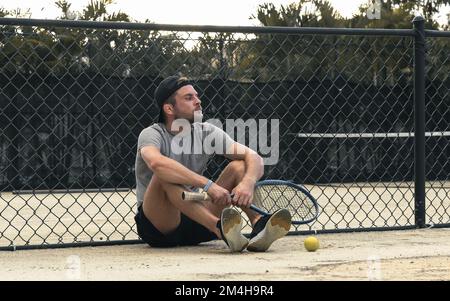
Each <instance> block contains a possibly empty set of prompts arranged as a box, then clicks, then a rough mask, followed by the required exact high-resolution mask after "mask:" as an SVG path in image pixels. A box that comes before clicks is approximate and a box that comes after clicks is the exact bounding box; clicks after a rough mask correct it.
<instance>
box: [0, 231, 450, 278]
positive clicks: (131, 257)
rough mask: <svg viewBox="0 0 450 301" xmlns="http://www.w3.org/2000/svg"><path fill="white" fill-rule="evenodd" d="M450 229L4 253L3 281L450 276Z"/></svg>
mask: <svg viewBox="0 0 450 301" xmlns="http://www.w3.org/2000/svg"><path fill="white" fill-rule="evenodd" d="M449 235H450V229H420V230H404V231H382V232H357V233H339V234H320V235H316V237H318V238H319V240H320V244H321V248H320V249H319V250H318V251H316V252H307V251H306V250H305V248H304V247H303V240H304V239H305V237H306V236H304V235H301V236H288V237H285V238H283V239H281V240H279V241H277V242H275V243H274V244H273V245H272V247H271V249H270V250H269V252H266V253H250V252H247V251H245V252H244V253H242V254H231V253H229V251H228V249H227V248H226V246H225V244H224V243H223V242H222V241H215V242H210V243H205V244H202V245H200V246H196V247H179V248H173V249H154V248H150V247H148V246H146V245H144V244H137V245H126V246H105V247H84V248H64V249H45V250H23V251H15V252H7V251H5V252H2V253H1V256H0V279H2V280H63V281H64V280H213V281H216V280H218V281H225V280H232V281H234V280H236V281H237V280H450V240H449V239H448V237H449Z"/></svg>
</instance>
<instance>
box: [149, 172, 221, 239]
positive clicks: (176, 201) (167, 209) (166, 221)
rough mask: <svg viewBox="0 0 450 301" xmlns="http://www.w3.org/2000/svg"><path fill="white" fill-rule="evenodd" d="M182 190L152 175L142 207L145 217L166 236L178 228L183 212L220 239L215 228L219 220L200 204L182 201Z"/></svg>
mask: <svg viewBox="0 0 450 301" xmlns="http://www.w3.org/2000/svg"><path fill="white" fill-rule="evenodd" d="M183 190H184V189H183V187H181V186H179V185H175V184H171V183H167V182H164V181H162V180H161V179H159V178H158V177H157V176H155V175H153V177H152V180H151V181H150V184H149V185H148V187H147V190H146V192H145V195H144V203H143V205H142V209H143V211H144V215H145V217H146V218H147V219H148V220H149V221H151V223H152V224H153V225H154V226H155V228H156V229H158V230H159V231H160V232H161V233H163V234H168V233H170V232H172V231H174V230H175V229H176V228H177V227H178V226H179V224H180V221H181V212H183V213H184V214H185V215H186V216H188V217H189V218H191V219H192V220H195V221H197V222H198V223H199V224H201V225H203V226H205V227H206V228H207V229H208V230H210V231H211V232H213V233H215V234H216V235H217V237H219V238H220V237H221V236H220V231H219V229H217V227H216V225H217V222H218V220H219V218H218V217H217V216H216V215H214V214H213V213H211V212H210V210H209V209H208V208H206V207H205V206H204V204H202V203H198V202H186V201H183V200H182V199H181V193H182V192H183Z"/></svg>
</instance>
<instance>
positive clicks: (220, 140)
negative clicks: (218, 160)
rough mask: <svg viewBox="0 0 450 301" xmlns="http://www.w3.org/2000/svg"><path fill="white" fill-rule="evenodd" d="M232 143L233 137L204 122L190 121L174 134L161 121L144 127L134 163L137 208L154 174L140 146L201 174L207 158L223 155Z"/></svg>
mask: <svg viewBox="0 0 450 301" xmlns="http://www.w3.org/2000/svg"><path fill="white" fill-rule="evenodd" d="M191 141H194V143H191ZM233 143H234V140H233V139H231V137H230V136H229V135H228V134H227V133H225V132H224V131H223V130H221V129H220V128H218V127H216V126H214V125H212V124H210V123H207V122H203V123H199V122H196V123H193V124H191V130H190V131H186V132H185V131H183V133H182V134H177V135H174V134H172V133H170V132H169V131H168V130H167V129H166V127H165V126H164V124H162V123H155V124H153V125H152V126H149V127H147V128H145V129H144V130H142V132H141V133H140V135H139V138H138V144H137V154H136V164H135V172H136V197H137V207H138V208H139V206H141V205H142V203H143V200H144V193H145V190H146V189H147V186H148V184H149V183H150V180H151V178H152V176H153V172H152V170H151V169H150V168H149V167H148V166H147V164H146V163H145V161H144V160H143V159H142V157H141V149H142V148H143V147H144V146H155V147H157V148H158V149H159V151H160V152H161V154H162V155H164V156H166V157H168V158H171V159H173V160H175V161H177V162H179V163H181V164H183V165H184V166H185V167H187V168H189V169H190V170H192V171H194V172H196V173H198V174H203V172H204V171H205V169H206V165H207V164H208V161H209V159H210V158H211V157H212V156H213V155H215V154H225V152H226V150H228V149H229V148H230V146H231V145H232V144H233Z"/></svg>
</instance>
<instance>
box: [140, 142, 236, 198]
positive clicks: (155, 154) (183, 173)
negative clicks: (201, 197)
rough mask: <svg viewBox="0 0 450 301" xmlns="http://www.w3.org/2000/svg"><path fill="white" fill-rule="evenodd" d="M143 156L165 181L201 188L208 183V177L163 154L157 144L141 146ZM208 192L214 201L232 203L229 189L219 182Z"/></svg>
mask: <svg viewBox="0 0 450 301" xmlns="http://www.w3.org/2000/svg"><path fill="white" fill-rule="evenodd" d="M141 156H142V158H143V159H144V161H145V163H146V164H147V166H148V167H149V168H150V169H151V170H152V171H153V173H154V174H155V175H156V176H157V177H158V178H159V179H161V180H163V181H165V182H168V183H172V184H180V185H190V186H194V187H201V188H203V187H204V186H205V185H206V184H207V183H208V180H209V179H208V178H206V177H204V176H202V175H199V174H197V173H195V172H193V171H192V170H190V169H188V168H186V167H185V166H183V165H182V164H180V163H179V162H177V161H175V160H173V159H170V158H168V157H166V156H164V155H162V154H161V152H160V151H159V149H158V148H157V147H155V146H145V147H143V148H141ZM208 194H209V195H210V196H211V198H212V200H213V202H216V203H219V204H228V205H229V204H231V199H230V196H229V193H228V191H227V190H226V189H225V188H223V187H220V186H219V185H217V184H213V185H211V187H210V188H209V189H208Z"/></svg>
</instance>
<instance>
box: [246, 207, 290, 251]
mask: <svg viewBox="0 0 450 301" xmlns="http://www.w3.org/2000/svg"><path fill="white" fill-rule="evenodd" d="M291 222H292V217H291V213H290V212H289V210H287V209H280V210H278V211H276V212H275V213H273V214H271V215H268V216H263V217H261V218H260V219H259V220H258V221H257V222H256V224H255V226H254V227H253V230H252V233H251V234H250V237H251V238H250V242H249V244H248V247H247V250H249V251H252V252H265V251H267V249H269V247H270V246H271V245H272V243H273V242H274V241H275V240H277V239H279V238H281V237H283V236H285V235H286V234H287V233H288V232H289V229H290V228H291Z"/></svg>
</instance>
